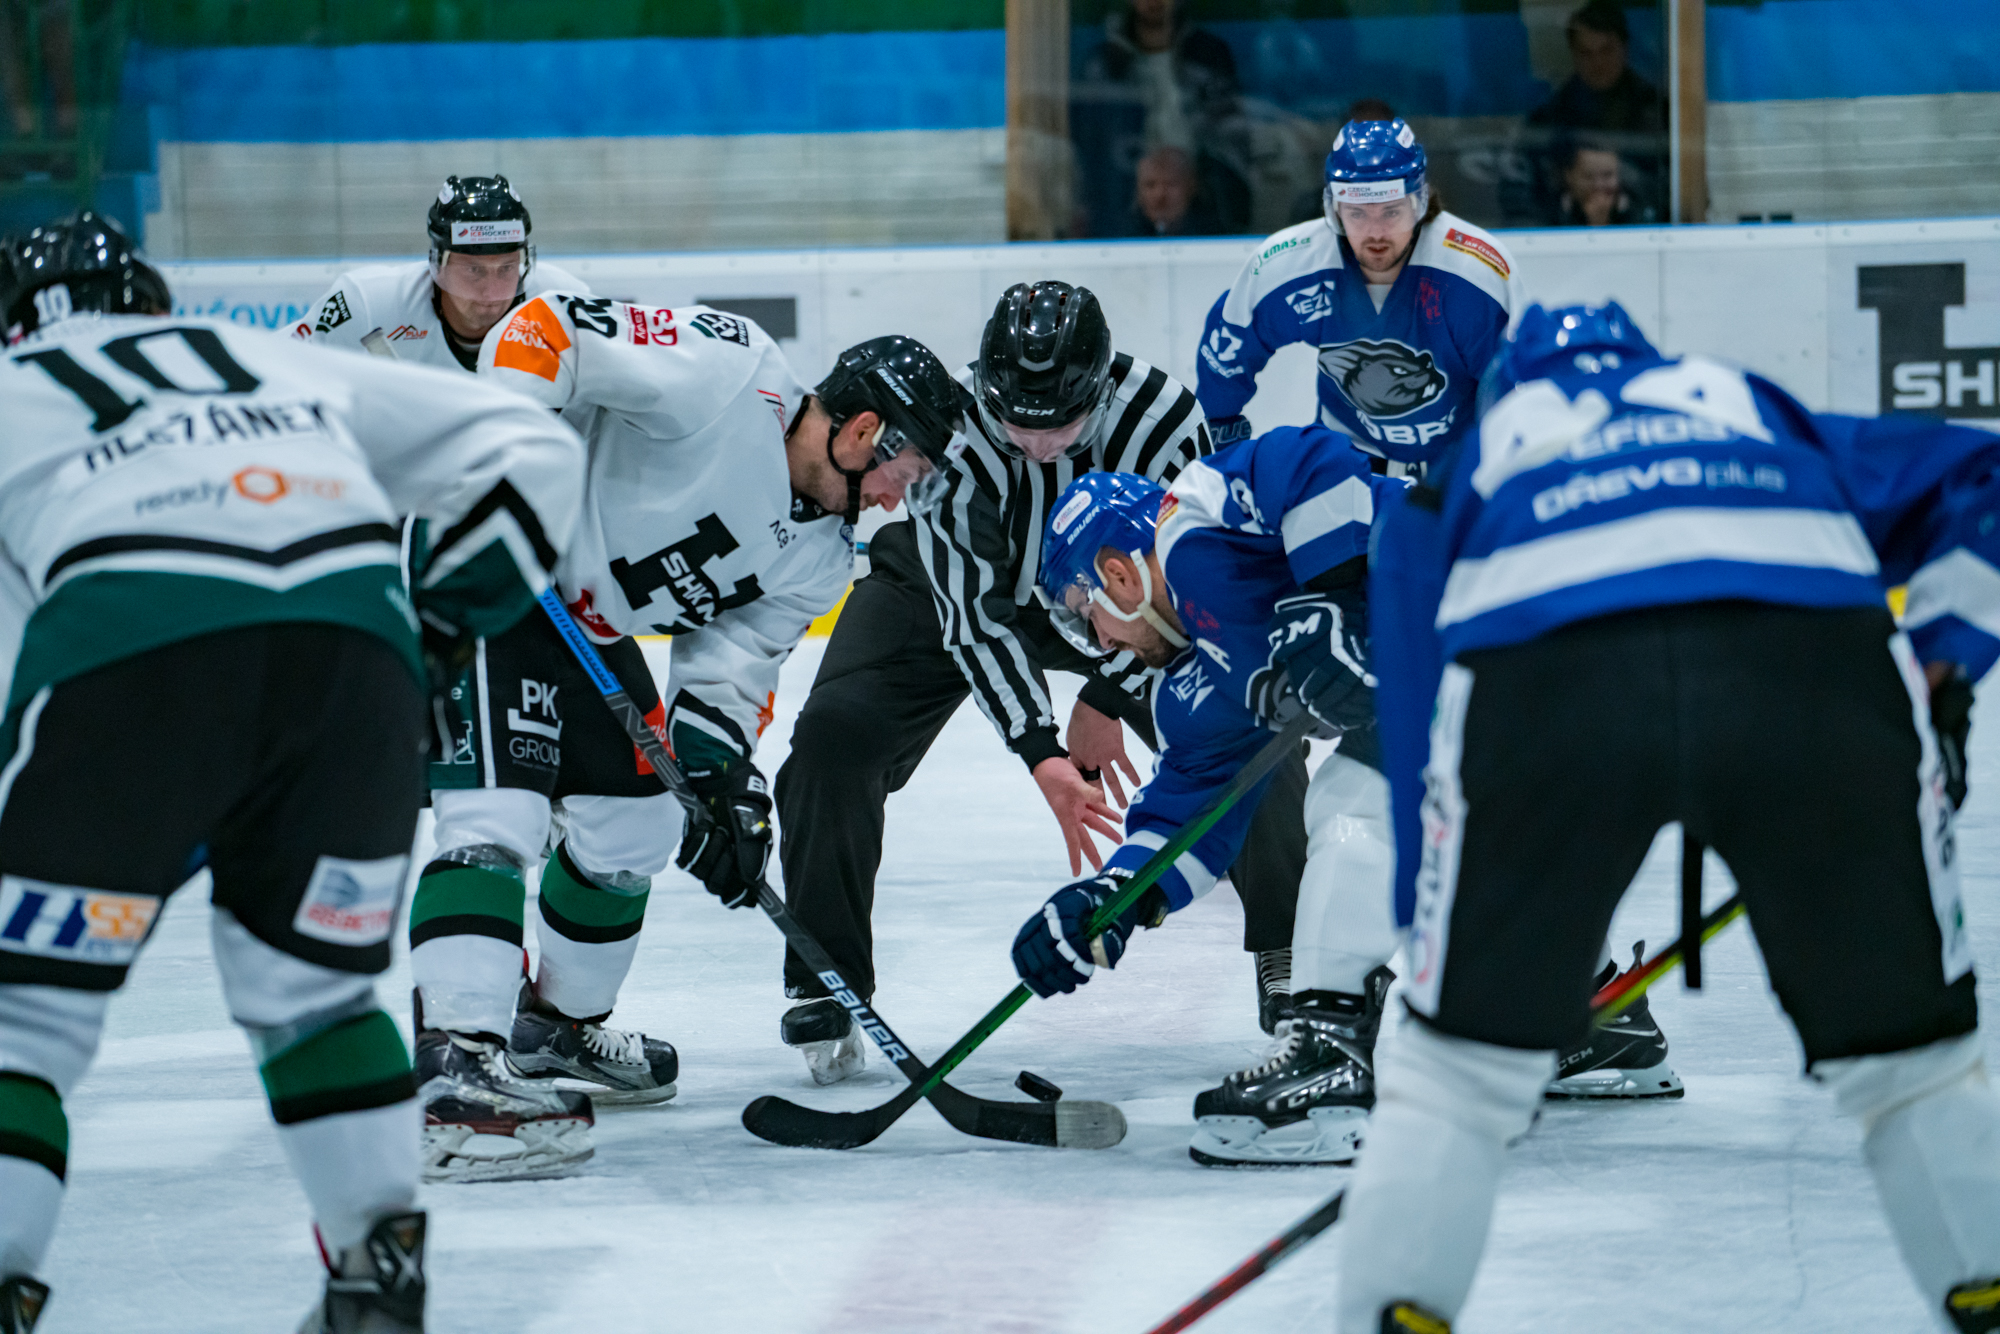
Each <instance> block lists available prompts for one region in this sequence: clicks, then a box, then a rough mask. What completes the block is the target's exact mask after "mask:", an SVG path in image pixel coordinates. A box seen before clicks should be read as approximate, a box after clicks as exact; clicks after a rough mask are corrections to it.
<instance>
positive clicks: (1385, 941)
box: [1292, 752, 1400, 992]
mask: <svg viewBox="0 0 2000 1334" xmlns="http://www.w3.org/2000/svg"><path fill="white" fill-rule="evenodd" d="M1305 819H1306V865H1305V870H1304V873H1303V874H1302V875H1301V877H1300V880H1299V903H1298V913H1297V916H1296V918H1295V919H1294V923H1293V929H1292V990H1293V991H1294V992H1299V991H1345V992H1359V991H1362V990H1363V989H1364V986H1365V981H1364V980H1365V979H1366V977H1367V976H1368V974H1369V973H1370V972H1371V971H1373V970H1374V969H1375V968H1376V967H1378V966H1380V965H1382V964H1384V963H1387V962H1388V961H1389V957H1390V955H1392V954H1394V953H1395V952H1396V946H1397V944H1398V943H1399V936H1400V933H1399V931H1398V929H1397V925H1396V899H1395V871H1396V852H1395V841H1394V838H1393V835H1392V834H1391V831H1390V828H1389V789H1388V784H1387V782H1385V781H1384V779H1383V778H1382V775H1380V774H1378V773H1376V772H1375V771H1374V770H1373V769H1370V768H1369V767H1368V766H1367V765H1365V764H1361V763H1358V762H1357V761H1354V760H1351V759H1348V758H1346V757H1345V756H1342V755H1341V754H1339V753H1338V752H1335V753H1334V754H1333V755H1330V756H1328V757H1327V759H1326V761H1325V762H1324V763H1322V764H1321V765H1320V768H1319V772H1318V773H1316V774H1314V775H1313V780H1312V786H1311V787H1309V788H1308V789H1307V790H1306V804H1305Z"/></svg>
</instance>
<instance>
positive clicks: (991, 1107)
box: [537, 587, 1125, 1149]
mask: <svg viewBox="0 0 2000 1334" xmlns="http://www.w3.org/2000/svg"><path fill="white" fill-rule="evenodd" d="M537 601H539V602H540V603H541V605H542V610H543V611H545V612H547V613H548V617H549V620H550V621H551V622H553V623H554V625H555V627H556V632H557V633H558V634H560V635H561V636H562V638H563V642H564V643H565V644H567V645H569V650H570V652H571V653H572V654H574V655H575V657H576V660H577V662H578V663H579V664H580V665H581V666H582V667H583V670H584V674H585V675H586V676H588V677H589V678H590V682H591V684H592V685H594V686H596V687H597V692H598V694H600V695H602V696H603V697H604V703H605V705H606V707H608V708H609V709H610V710H611V712H612V715H613V716H614V717H616V718H617V719H618V721H619V724H620V725H621V726H623V727H624V729H625V734H626V735H627V736H629V737H630V738H631V739H632V743H633V744H634V745H636V746H637V747H638V748H639V751H640V753H641V754H643V755H644V756H645V757H646V762H647V763H648V764H650V765H652V766H653V772H654V773H656V774H658V775H659V776H660V781H661V782H662V783H665V784H666V786H667V790H668V791H669V792H671V793H673V795H674V799H675V800H677V801H679V802H680V804H681V805H682V806H684V807H686V808H687V811H688V818H689V819H690V820H693V819H696V818H700V819H707V818H708V813H707V812H706V811H705V810H704V809H702V803H701V798H700V797H698V796H696V795H695V791H694V789H693V788H692V787H690V786H689V785H688V781H687V775H685V774H683V773H682V772H681V768H680V765H678V764H676V763H675V762H674V759H673V756H672V755H670V754H668V753H667V748H666V745H665V743H663V742H662V741H661V740H660V738H659V736H658V735H657V734H655V733H654V731H653V729H652V728H651V727H650V726H649V725H648V724H647V722H646V718H645V715H644V714H642V713H640V712H639V706H638V705H637V704H635V703H633V701H632V697H631V696H630V695H628V694H626V693H625V688H624V686H622V685H620V684H619V682H618V678H617V677H616V676H614V675H612V674H611V669H610V668H608V667H606V666H605V665H604V659H603V657H602V656H601V655H600V654H599V653H598V651H597V647H596V645H594V644H592V643H591V642H590V640H589V638H588V637H587V636H586V635H585V634H584V633H583V630H582V628H581V627H580V626H578V625H577V623H576V619H575V618H574V617H572V616H571V615H570V614H569V608H567V607H565V606H563V603H562V597H561V595H560V594H558V593H557V592H556V590H555V589H554V588H553V587H550V588H548V589H545V590H544V591H543V592H542V595H541V597H540V598H538V599H537ZM757 906H758V907H760V908H762V909H763V910H764V914H765V915H766V916H767V917H769V918H770V919H771V920H772V921H773V922H775V923H777V925H778V929H779V930H780V931H782V932H784V934H785V939H786V940H787V941H788V942H790V944H791V947H792V948H793V949H795V950H797V951H798V953H799V957H800V958H802V959H804V960H805V961H806V965H807V966H808V967H810V968H811V969H812V970H813V972H814V973H815V974H816V975H817V976H818V977H819V980H820V981H821V982H823V983H825V984H826V987H827V989H828V990H829V991H831V992H832V993H833V996H834V999H835V1000H837V1001H839V1002H840V1003H841V1004H842V1005H844V1006H846V1007H847V1012H848V1013H849V1014H850V1015H852V1016H853V1019H854V1022H855V1024H856V1025H858V1026H859V1027H860V1029H861V1031H862V1032H864V1033H866V1034H867V1035H868V1036H869V1037H871V1038H873V1039H874V1040H875V1045H876V1046H878V1047H880V1048H881V1049H882V1053H883V1054H884V1055H885V1056H887V1057H888V1058H889V1059H890V1060H891V1061H894V1062H895V1063H896V1068H897V1069H899V1070H901V1071H902V1072H903V1074H904V1076H905V1077H906V1078H907V1079H909V1081H910V1083H911V1084H912V1085H916V1084H919V1083H922V1082H924V1081H926V1080H928V1079H929V1077H930V1074H931V1071H930V1068H929V1067H927V1066H926V1065H925V1064H924V1063H923V1062H922V1061H920V1060H918V1059H917V1058H916V1057H915V1056H912V1055H911V1054H910V1049H909V1048H908V1047H906V1046H904V1045H903V1040H902V1039H901V1038H899V1037H897V1036H896V1034H895V1032H894V1031H893V1030H892V1029H890V1027H889V1025H888V1024H887V1023H885V1022H884V1021H883V1019H882V1017H881V1016H880V1015H879V1014H876V1013H875V1012H874V1011H873V1010H871V1009H870V1008H869V1007H868V1005H867V1004H866V1003H865V1002H863V1001H862V1000H861V999H860V997H859V996H858V995H856V993H855V991H854V988H852V987H850V986H848V985H847V983H846V981H845V980H844V979H843V978H842V977H841V975H840V968H839V966H838V965H837V964H835V963H834V961H833V959H832V958H831V957H830V956H829V955H828V954H827V952H826V951H825V950H824V949H822V948H820V943H819V942H818V941H817V940H815V939H813V936H812V933H811V932H809V931H807V930H806V929H805V928H804V927H803V926H800V925H799V922H798V919H797V918H795V917H793V916H792V914H791V912H790V910H788V909H787V908H786V907H785V901H784V900H783V899H781V898H779V897H778V896H777V894H776V893H775V892H774V891H773V890H772V889H771V886H770V885H769V884H768V883H765V882H764V881H762V880H759V881H758V884H757ZM927 1092H928V1095H929V1097H930V1100H931V1105H932V1106H934V1107H936V1108H937V1109H938V1114H939V1115H940V1116H942V1117H944V1119H945V1120H946V1121H947V1122H949V1123H950V1124H951V1126H952V1127H953V1128H954V1129H956V1130H962V1131H964V1132H965V1133H966V1134H968V1135H977V1136H979V1137H981V1138H983V1139H999V1140H1008V1141H1010V1142H1012V1143H1015V1144H1041V1145H1047V1146H1051V1147H1061V1148H1070V1149H1105V1148H1109V1147H1111V1146H1112V1145H1114V1144H1116V1143H1118V1142H1119V1141H1120V1140H1122V1139H1124V1138H1125V1117H1124V1115H1123V1114H1122V1113H1120V1112H1119V1110H1118V1109H1117V1108H1116V1107H1115V1106H1113V1105H1112V1104H1110V1103H1108V1102H1068V1101H1060V1102H1054V1103H1043V1102H996V1101H994V1100H992V1099H989V1098H978V1097H974V1096H973V1095H972V1094H970V1093H967V1092H965V1091H964V1090H962V1089H958V1088H954V1087H952V1086H951V1085H950V1084H946V1083H944V1082H942V1081H941V1080H940V1081H936V1082H934V1083H933V1084H932V1085H931V1086H930V1087H929V1088H928V1090H927ZM746 1124H747V1114H746ZM752 1129H753V1130H754V1129H755V1128H754V1127H752Z"/></svg>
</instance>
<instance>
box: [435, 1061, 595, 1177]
mask: <svg viewBox="0 0 2000 1334" xmlns="http://www.w3.org/2000/svg"><path fill="white" fill-rule="evenodd" d="M416 1067H417V1079H418V1081H419V1083H418V1087H417V1096H418V1097H420V1098H422V1099H423V1103H424V1180H426V1181H529V1180H533V1179H535V1178H538V1177H553V1176H563V1175H566V1174H567V1173H568V1172H569V1170H570V1169H571V1168H573V1167H575V1166H576V1165H577V1164H578V1163H580V1162H583V1161H584V1160H585V1159H586V1158H589V1157H590V1156H591V1154H593V1153H595V1152H596V1149H595V1148H594V1147H593V1146H592V1144H591V1142H590V1127H591V1126H592V1125H593V1124H595V1122H596V1117H595V1116H594V1115H593V1114H592V1112H591V1106H590V1098H589V1097H588V1096H587V1095H586V1094H582V1093H578V1092H575V1091H574V1090H571V1089H559V1088H556V1087H554V1086H553V1085H551V1084H547V1083H541V1082H536V1083H528V1082H525V1081H522V1080H519V1079H516V1078H515V1077H514V1076H513V1075H512V1074H510V1073H509V1072H508V1070H507V1066H506V1061H505V1059H504V1057H503V1053H502V1052H501V1049H500V1044H499V1043H498V1042H493V1041H487V1040H482V1039H480V1038H476V1037H470V1036H467V1035H465V1034H461V1033H443V1032H439V1031H437V1030H435V1029H432V1030H428V1031H425V1032H421V1033H419V1034H418V1035H417V1059H416Z"/></svg>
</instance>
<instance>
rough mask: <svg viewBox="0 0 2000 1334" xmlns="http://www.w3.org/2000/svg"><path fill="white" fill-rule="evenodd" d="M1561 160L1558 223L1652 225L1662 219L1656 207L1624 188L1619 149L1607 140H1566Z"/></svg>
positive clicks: (1573, 224)
mask: <svg viewBox="0 0 2000 1334" xmlns="http://www.w3.org/2000/svg"><path fill="white" fill-rule="evenodd" d="M1558 160H1559V161H1560V162H1561V163H1562V198H1561V199H1560V200H1558V201H1557V203H1556V225H1557V226H1558V227H1629V226H1650V225H1652V224H1654V223H1657V222H1658V221H1659V220H1660V219H1659V214H1658V213H1657V212H1655V211H1654V209H1653V208H1651V207H1650V206H1649V205H1646V204H1642V203H1640V202H1638V201H1636V200H1634V199H1633V198H1632V195H1631V192H1630V191H1628V190H1627V189H1626V188H1625V182H1624V179H1623V174H1624V173H1623V164H1622V163H1620V162H1619V160H1618V150H1617V149H1616V148H1613V147H1612V146H1611V145H1610V144H1609V143H1606V142H1605V141H1604V140H1602V139H1591V138H1587V137H1579V138H1574V139H1570V140H1567V141H1565V143H1564V145H1563V148H1562V150H1561V152H1560V154H1559V157H1558Z"/></svg>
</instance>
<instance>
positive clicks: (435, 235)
mask: <svg viewBox="0 0 2000 1334" xmlns="http://www.w3.org/2000/svg"><path fill="white" fill-rule="evenodd" d="M534 229H535V224H534V222H533V221H532V220H531V219H530V218H529V217H528V206H527V205H526V204H523V203H522V202H521V195H520V192H519V191H518V190H516V189H515V188H514V187H513V186H511V185H509V184H508V183H507V178H506V177H505V176H447V177H445V179H444V184H443V185H441V186H439V187H438V192H437V198H436V199H434V200H432V201H431V211H430V217H429V219H428V220H427V222H426V230H428V231H429V232H430V235H431V258H432V259H433V260H436V259H438V258H440V257H442V255H443V254H444V252H445V251H447V250H458V251H463V252H464V253H465V254H468V255H502V254H505V253H507V252H508V251H510V250H523V251H528V252H529V253H530V255H531V256H532V253H533V252H532V248H531V247H530V246H529V244H528V233H530V232H532V231H533V230H534Z"/></svg>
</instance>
